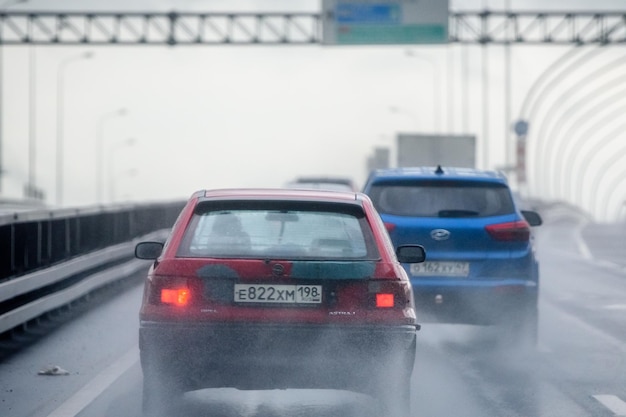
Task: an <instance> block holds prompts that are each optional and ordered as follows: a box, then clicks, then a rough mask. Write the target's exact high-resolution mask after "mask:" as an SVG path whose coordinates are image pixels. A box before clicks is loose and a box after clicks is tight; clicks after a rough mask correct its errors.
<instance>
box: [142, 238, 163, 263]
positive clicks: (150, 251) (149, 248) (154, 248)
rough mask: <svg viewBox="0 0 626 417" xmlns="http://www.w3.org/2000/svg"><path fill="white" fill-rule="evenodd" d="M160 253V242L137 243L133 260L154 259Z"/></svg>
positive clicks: (161, 247)
mask: <svg viewBox="0 0 626 417" xmlns="http://www.w3.org/2000/svg"><path fill="white" fill-rule="evenodd" d="M162 251H163V243H161V242H139V243H137V246H135V258H138V259H156V258H158V257H159V256H160V255H161V252H162Z"/></svg>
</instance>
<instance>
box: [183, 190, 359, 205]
mask: <svg viewBox="0 0 626 417" xmlns="http://www.w3.org/2000/svg"><path fill="white" fill-rule="evenodd" d="M194 197H199V198H203V199H225V200H256V199H260V200H290V201H307V200H310V201H327V202H341V203H353V204H359V205H360V204H361V202H362V201H363V200H364V199H367V198H368V197H367V196H365V195H364V194H361V193H358V192H348V191H329V190H312V189H310V190H309V189H287V188H223V189H209V190H200V191H197V192H196V193H194Z"/></svg>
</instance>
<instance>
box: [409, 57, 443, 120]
mask: <svg viewBox="0 0 626 417" xmlns="http://www.w3.org/2000/svg"><path fill="white" fill-rule="evenodd" d="M406 56H408V57H411V58H417V59H421V60H423V61H424V62H427V63H428V64H429V65H430V66H431V68H432V71H433V114H434V119H435V121H434V123H433V127H434V130H435V132H439V131H440V130H441V103H440V100H441V71H439V68H438V67H437V64H436V63H435V61H433V60H431V59H429V58H426V57H425V56H423V55H418V54H416V53H415V52H413V51H412V50H410V49H407V50H406Z"/></svg>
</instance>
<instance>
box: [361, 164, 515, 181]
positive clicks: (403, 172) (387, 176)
mask: <svg viewBox="0 0 626 417" xmlns="http://www.w3.org/2000/svg"><path fill="white" fill-rule="evenodd" d="M372 179H375V180H402V179H429V180H471V181H481V182H496V183H501V184H507V182H508V181H507V177H506V176H505V175H504V173H502V172H500V171H491V170H482V169H475V168H460V167H442V166H436V167H403V168H387V169H377V170H374V171H372V173H371V175H370V180H372Z"/></svg>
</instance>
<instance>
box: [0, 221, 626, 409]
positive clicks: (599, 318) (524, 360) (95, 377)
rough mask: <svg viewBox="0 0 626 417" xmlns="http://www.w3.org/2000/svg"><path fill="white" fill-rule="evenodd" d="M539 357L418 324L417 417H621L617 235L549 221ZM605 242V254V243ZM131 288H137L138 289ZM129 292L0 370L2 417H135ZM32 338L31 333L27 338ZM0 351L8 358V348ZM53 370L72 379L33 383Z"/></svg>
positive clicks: (299, 398) (237, 403)
mask: <svg viewBox="0 0 626 417" xmlns="http://www.w3.org/2000/svg"><path fill="white" fill-rule="evenodd" d="M544 217H545V220H546V222H545V224H544V225H543V226H541V227H540V228H537V229H536V236H535V239H536V244H537V252H538V255H539V258H540V262H541V292H540V328H539V345H538V346H537V348H536V349H532V350H522V349H517V348H515V347H514V346H510V345H507V344H503V343H500V342H499V341H498V340H499V339H498V338H497V337H496V334H495V333H494V330H493V329H490V328H482V327H473V326H458V325H434V324H432V325H431V324H425V325H424V326H423V327H422V330H421V331H420V333H419V342H418V358H417V362H416V367H415V372H414V374H413V383H412V391H413V397H412V403H413V415H414V416H420V417H443V416H463V417H489V416H494V417H560V416H567V417H571V416H577V417H609V416H615V415H618V416H619V415H626V332H624V329H626V314H624V313H625V312H626V273H625V272H624V271H623V269H622V266H621V265H623V264H620V261H621V262H623V257H622V255H621V253H623V252H622V251H623V248H624V246H625V245H621V246H620V247H619V248H617V246H618V245H617V243H614V244H606V241H607V240H608V239H616V240H619V239H623V238H622V236H623V235H620V234H619V233H617V230H618V227H617V226H616V225H613V226H612V227H606V228H604V227H598V226H596V225H593V224H591V223H588V222H587V221H586V219H584V217H582V218H581V217H580V216H577V215H562V214H560V215H558V216H556V215H555V213H548V212H546V213H545V215H544ZM603 242H604V243H603ZM138 282H139V279H138ZM140 297H141V287H140V286H139V285H135V286H133V287H131V288H129V289H127V290H126V291H124V292H121V293H119V294H117V295H116V296H115V297H112V298H110V299H109V300H107V301H106V302H103V303H100V304H99V305H98V306H97V307H96V308H92V309H89V310H86V311H84V312H83V313H82V314H80V315H78V316H77V317H73V318H71V320H70V319H68V320H64V321H62V323H61V324H59V325H58V326H56V327H54V326H53V327H52V328H51V329H49V330H48V331H45V329H41V330H40V333H41V334H42V335H43V336H39V337H37V338H35V339H34V340H31V343H30V344H24V345H23V346H22V347H21V348H19V349H18V350H17V351H16V353H13V354H11V355H8V356H5V357H3V358H2V360H1V361H0V416H3V417H74V416H81V417H109V416H110V417H113V416H116V417H117V416H127V417H139V416H140V415H141V412H140V402H141V381H142V375H141V370H140V367H139V365H138V362H137V360H138V351H137V328H138V319H137V312H138V308H139V302H140ZM35 331H37V330H36V329H35ZM5 347H6V346H5ZM48 365H58V366H60V367H62V368H63V369H65V370H67V371H68V373H69V375H59V376H44V375H38V372H39V371H40V370H42V369H43V368H45V367H46V366H48ZM178 415H179V416H181V417H183V416H184V417H187V416H189V417H196V416H220V417H231V416H233V417H234V416H239V417H270V416H271V417H278V416H285V417H287V416H289V417H304V416H311V417H320V416H341V417H344V416H346V417H348V416H355V417H356V416H359V417H360V416H367V417H369V416H372V417H373V416H379V415H380V412H379V410H378V408H377V406H376V403H375V402H374V401H373V399H371V398H370V397H367V396H365V395H361V394H354V393H349V392H344V391H324V390H319V391H315V390H282V391H281V390H273V391H249V392H246V391H237V390H230V389H222V390H202V391H197V392H193V393H188V394H186V397H185V401H184V403H183V404H182V405H181V409H180V413H179V414H178Z"/></svg>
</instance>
